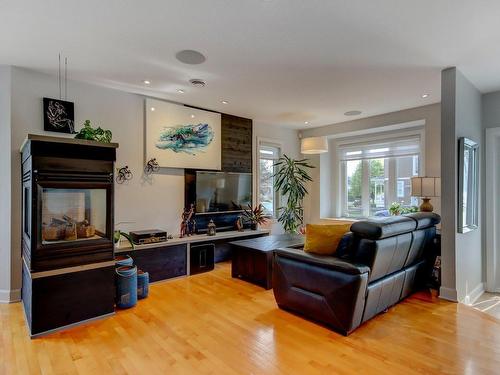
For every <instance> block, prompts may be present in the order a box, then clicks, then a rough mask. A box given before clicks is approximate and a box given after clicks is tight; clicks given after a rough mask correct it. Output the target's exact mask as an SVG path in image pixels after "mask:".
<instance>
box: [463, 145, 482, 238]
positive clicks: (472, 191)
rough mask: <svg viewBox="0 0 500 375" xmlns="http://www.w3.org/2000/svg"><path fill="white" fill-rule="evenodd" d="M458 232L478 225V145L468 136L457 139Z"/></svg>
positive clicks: (464, 231)
mask: <svg viewBox="0 0 500 375" xmlns="http://www.w3.org/2000/svg"><path fill="white" fill-rule="evenodd" d="M458 173H459V175H458V232H459V233H467V232H469V231H471V230H474V229H477V227H478V195H479V145H478V144H477V143H476V142H474V141H473V140H471V139H469V138H459V140H458Z"/></svg>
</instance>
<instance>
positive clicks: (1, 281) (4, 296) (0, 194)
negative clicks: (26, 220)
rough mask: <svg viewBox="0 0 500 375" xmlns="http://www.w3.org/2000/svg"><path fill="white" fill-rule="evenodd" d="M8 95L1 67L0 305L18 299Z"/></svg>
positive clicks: (7, 71)
mask: <svg viewBox="0 0 500 375" xmlns="http://www.w3.org/2000/svg"><path fill="white" fill-rule="evenodd" d="M10 96H11V69H10V67H9V66H3V65H2V66H0V239H1V241H0V302H8V301H10V300H11V299H17V298H19V291H17V292H16V291H14V292H13V293H12V294H11V271H10V270H11V261H10V259H11V230H10V226H11V225H10V215H11V203H10V189H11V186H10V132H11V121H10V116H11V101H10ZM16 294H17V295H16Z"/></svg>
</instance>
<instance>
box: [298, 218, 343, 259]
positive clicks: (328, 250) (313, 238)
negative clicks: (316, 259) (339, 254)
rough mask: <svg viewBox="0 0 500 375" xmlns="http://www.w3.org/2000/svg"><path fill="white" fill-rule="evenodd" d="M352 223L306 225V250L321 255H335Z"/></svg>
mask: <svg viewBox="0 0 500 375" xmlns="http://www.w3.org/2000/svg"><path fill="white" fill-rule="evenodd" d="M350 227H351V224H350V223H349V224H328V225H321V224H320V225H316V224H307V225H306V241H305V244H304V251H305V252H309V253H314V254H321V255H333V254H335V252H336V251H337V247H338V245H339V243H340V241H341V240H342V237H343V236H344V235H345V234H346V233H347V232H349V228H350Z"/></svg>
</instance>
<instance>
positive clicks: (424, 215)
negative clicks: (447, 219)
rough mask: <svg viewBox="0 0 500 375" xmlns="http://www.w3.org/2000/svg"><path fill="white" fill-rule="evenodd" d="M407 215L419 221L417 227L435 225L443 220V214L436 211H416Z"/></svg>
mask: <svg viewBox="0 0 500 375" xmlns="http://www.w3.org/2000/svg"><path fill="white" fill-rule="evenodd" d="M405 216H406V217H411V218H412V219H413V220H415V221H416V222H417V229H425V228H429V227H433V226H435V225H437V224H439V223H440V222H441V216H439V215H438V214H435V213H434V212H415V213H413V214H407V215H405Z"/></svg>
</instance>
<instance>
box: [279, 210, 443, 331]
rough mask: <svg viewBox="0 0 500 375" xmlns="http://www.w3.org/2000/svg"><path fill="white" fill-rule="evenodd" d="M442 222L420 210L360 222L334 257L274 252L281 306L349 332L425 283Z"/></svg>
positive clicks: (432, 214)
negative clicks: (435, 240) (438, 228)
mask: <svg viewBox="0 0 500 375" xmlns="http://www.w3.org/2000/svg"><path fill="white" fill-rule="evenodd" d="M440 220H441V218H440V216H439V215H437V214H434V213H426V212H419V213H415V214H408V215H404V216H392V217H385V218H373V219H369V220H364V221H358V222H356V223H354V224H353V225H352V226H351V232H350V233H348V234H347V235H346V236H344V238H343V240H342V241H341V243H340V244H339V247H338V249H337V253H336V255H335V256H325V255H315V254H311V253H306V252H304V251H303V250H301V249H289V248H285V249H278V250H276V251H275V253H274V262H273V292H274V296H275V298H276V302H277V304H278V306H279V307H280V308H282V309H284V310H289V311H291V312H295V313H298V314H299V315H302V316H304V317H306V318H309V319H311V320H315V321H318V322H320V323H323V324H326V325H327V326H329V327H331V328H333V329H334V330H335V331H338V332H340V333H342V334H343V335H348V334H349V333H351V332H352V331H353V330H355V329H356V328H357V327H359V326H360V325H361V324H362V323H363V322H366V321H367V320H369V319H371V318H372V317H374V316H375V315H377V314H379V313H380V312H382V311H385V310H387V309H388V308H389V307H390V306H392V305H394V304H396V303H398V302H399V301H401V300H402V299H404V298H406V297H407V296H408V295H410V294H411V293H412V292H413V291H415V290H416V289H418V288H419V287H421V286H422V284H423V282H424V279H425V277H426V275H428V271H429V269H430V268H431V267H432V263H431V262H432V259H431V258H432V254H433V251H432V247H433V246H434V237H435V235H436V224H438V223H439V222H440Z"/></svg>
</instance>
